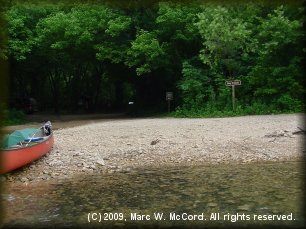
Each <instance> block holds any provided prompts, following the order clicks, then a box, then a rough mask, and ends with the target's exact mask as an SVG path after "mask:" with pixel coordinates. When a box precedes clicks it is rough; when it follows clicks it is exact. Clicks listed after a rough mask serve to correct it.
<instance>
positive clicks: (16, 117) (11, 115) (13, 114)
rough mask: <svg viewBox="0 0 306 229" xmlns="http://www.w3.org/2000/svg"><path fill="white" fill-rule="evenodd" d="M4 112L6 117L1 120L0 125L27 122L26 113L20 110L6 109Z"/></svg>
mask: <svg viewBox="0 0 306 229" xmlns="http://www.w3.org/2000/svg"><path fill="white" fill-rule="evenodd" d="M3 113H4V117H5V118H4V119H3V120H1V122H0V126H9V125H20V124H24V123H26V120H25V115H24V113H23V112H22V111H20V110H16V109H11V110H4V111H3Z"/></svg>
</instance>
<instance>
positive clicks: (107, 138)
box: [1, 114, 305, 184]
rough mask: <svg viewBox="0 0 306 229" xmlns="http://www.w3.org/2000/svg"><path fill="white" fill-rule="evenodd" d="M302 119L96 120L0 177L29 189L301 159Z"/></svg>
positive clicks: (63, 133) (59, 135) (63, 134)
mask: <svg viewBox="0 0 306 229" xmlns="http://www.w3.org/2000/svg"><path fill="white" fill-rule="evenodd" d="M304 119H305V114H282V115H260V116H242V117H230V118H201V119H190V118H141V119H122V120H111V121H107V122H105V121H101V122H100V121H99V120H94V121H93V123H90V124H87V125H82V126H77V127H73V128H65V129H58V130H55V131H54V138H55V143H54V147H53V150H52V151H50V152H49V153H48V154H46V156H44V157H43V158H41V159H39V160H37V161H35V162H33V163H31V164H30V165H28V166H25V167H23V168H21V169H19V170H17V171H14V172H12V173H9V174H5V175H4V176H1V177H2V179H4V180H6V181H8V182H12V181H13V182H22V183H24V184H28V183H29V182H37V181H42V180H52V179H62V178H72V177H73V176H78V175H80V174H97V173H101V174H103V173H116V172H131V171H133V170H134V169H135V168H140V167H141V168H146V167H149V166H154V167H163V166H186V165H187V166H189V165H198V164H203V165H205V164H219V163H252V162H258V161H261V162H262V161H288V160H291V161H292V160H302V159H303V156H304V152H305V149H304V148H303V147H304V144H303V142H304V140H305V134H303V133H301V131H300V129H299V128H301V129H305V128H304Z"/></svg>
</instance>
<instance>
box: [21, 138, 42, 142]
mask: <svg viewBox="0 0 306 229" xmlns="http://www.w3.org/2000/svg"><path fill="white" fill-rule="evenodd" d="M40 140H44V138H27V139H25V140H24V141H25V142H36V141H40Z"/></svg>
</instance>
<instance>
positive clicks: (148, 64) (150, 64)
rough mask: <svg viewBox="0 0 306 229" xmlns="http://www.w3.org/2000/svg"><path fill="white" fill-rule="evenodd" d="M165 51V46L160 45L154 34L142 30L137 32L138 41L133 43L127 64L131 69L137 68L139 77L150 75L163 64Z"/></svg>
mask: <svg viewBox="0 0 306 229" xmlns="http://www.w3.org/2000/svg"><path fill="white" fill-rule="evenodd" d="M164 49H165V44H160V42H159V40H158V39H157V36H156V34H155V33H154V32H148V31H145V30H140V31H138V32H137V35H136V39H135V40H134V41H132V42H131V48H130V49H129V50H128V52H127V54H128V59H127V62H126V63H127V64H128V65H129V66H130V67H133V66H137V68H136V73H137V75H143V74H145V73H150V72H151V71H152V70H153V69H155V68H156V67H158V66H159V65H160V64H162V60H163V58H164V56H165V51H164Z"/></svg>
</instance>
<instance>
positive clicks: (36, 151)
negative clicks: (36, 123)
mask: <svg viewBox="0 0 306 229" xmlns="http://www.w3.org/2000/svg"><path fill="white" fill-rule="evenodd" d="M50 127H51V123H50ZM49 131H50V132H49V133H48V135H44V134H43V131H42V132H41V133H39V134H38V135H37V134H36V135H35V138H37V137H41V138H40V140H39V141H36V142H35V141H34V140H33V141H32V142H31V140H32V139H34V138H32V139H30V142H29V141H28V142H27V141H24V142H23V144H21V146H19V148H17V147H16V146H15V147H10V148H8V149H2V150H1V151H2V152H1V166H0V174H3V173H7V172H10V171H13V170H15V169H18V168H20V167H22V166H25V165H27V164H29V163H31V162H32V161H35V160H37V159H39V158H41V157H42V156H43V155H45V154H46V153H48V152H49V151H50V150H51V148H52V146H53V143H54V138H53V133H52V131H51V129H49ZM37 139H38V138H37Z"/></svg>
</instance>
